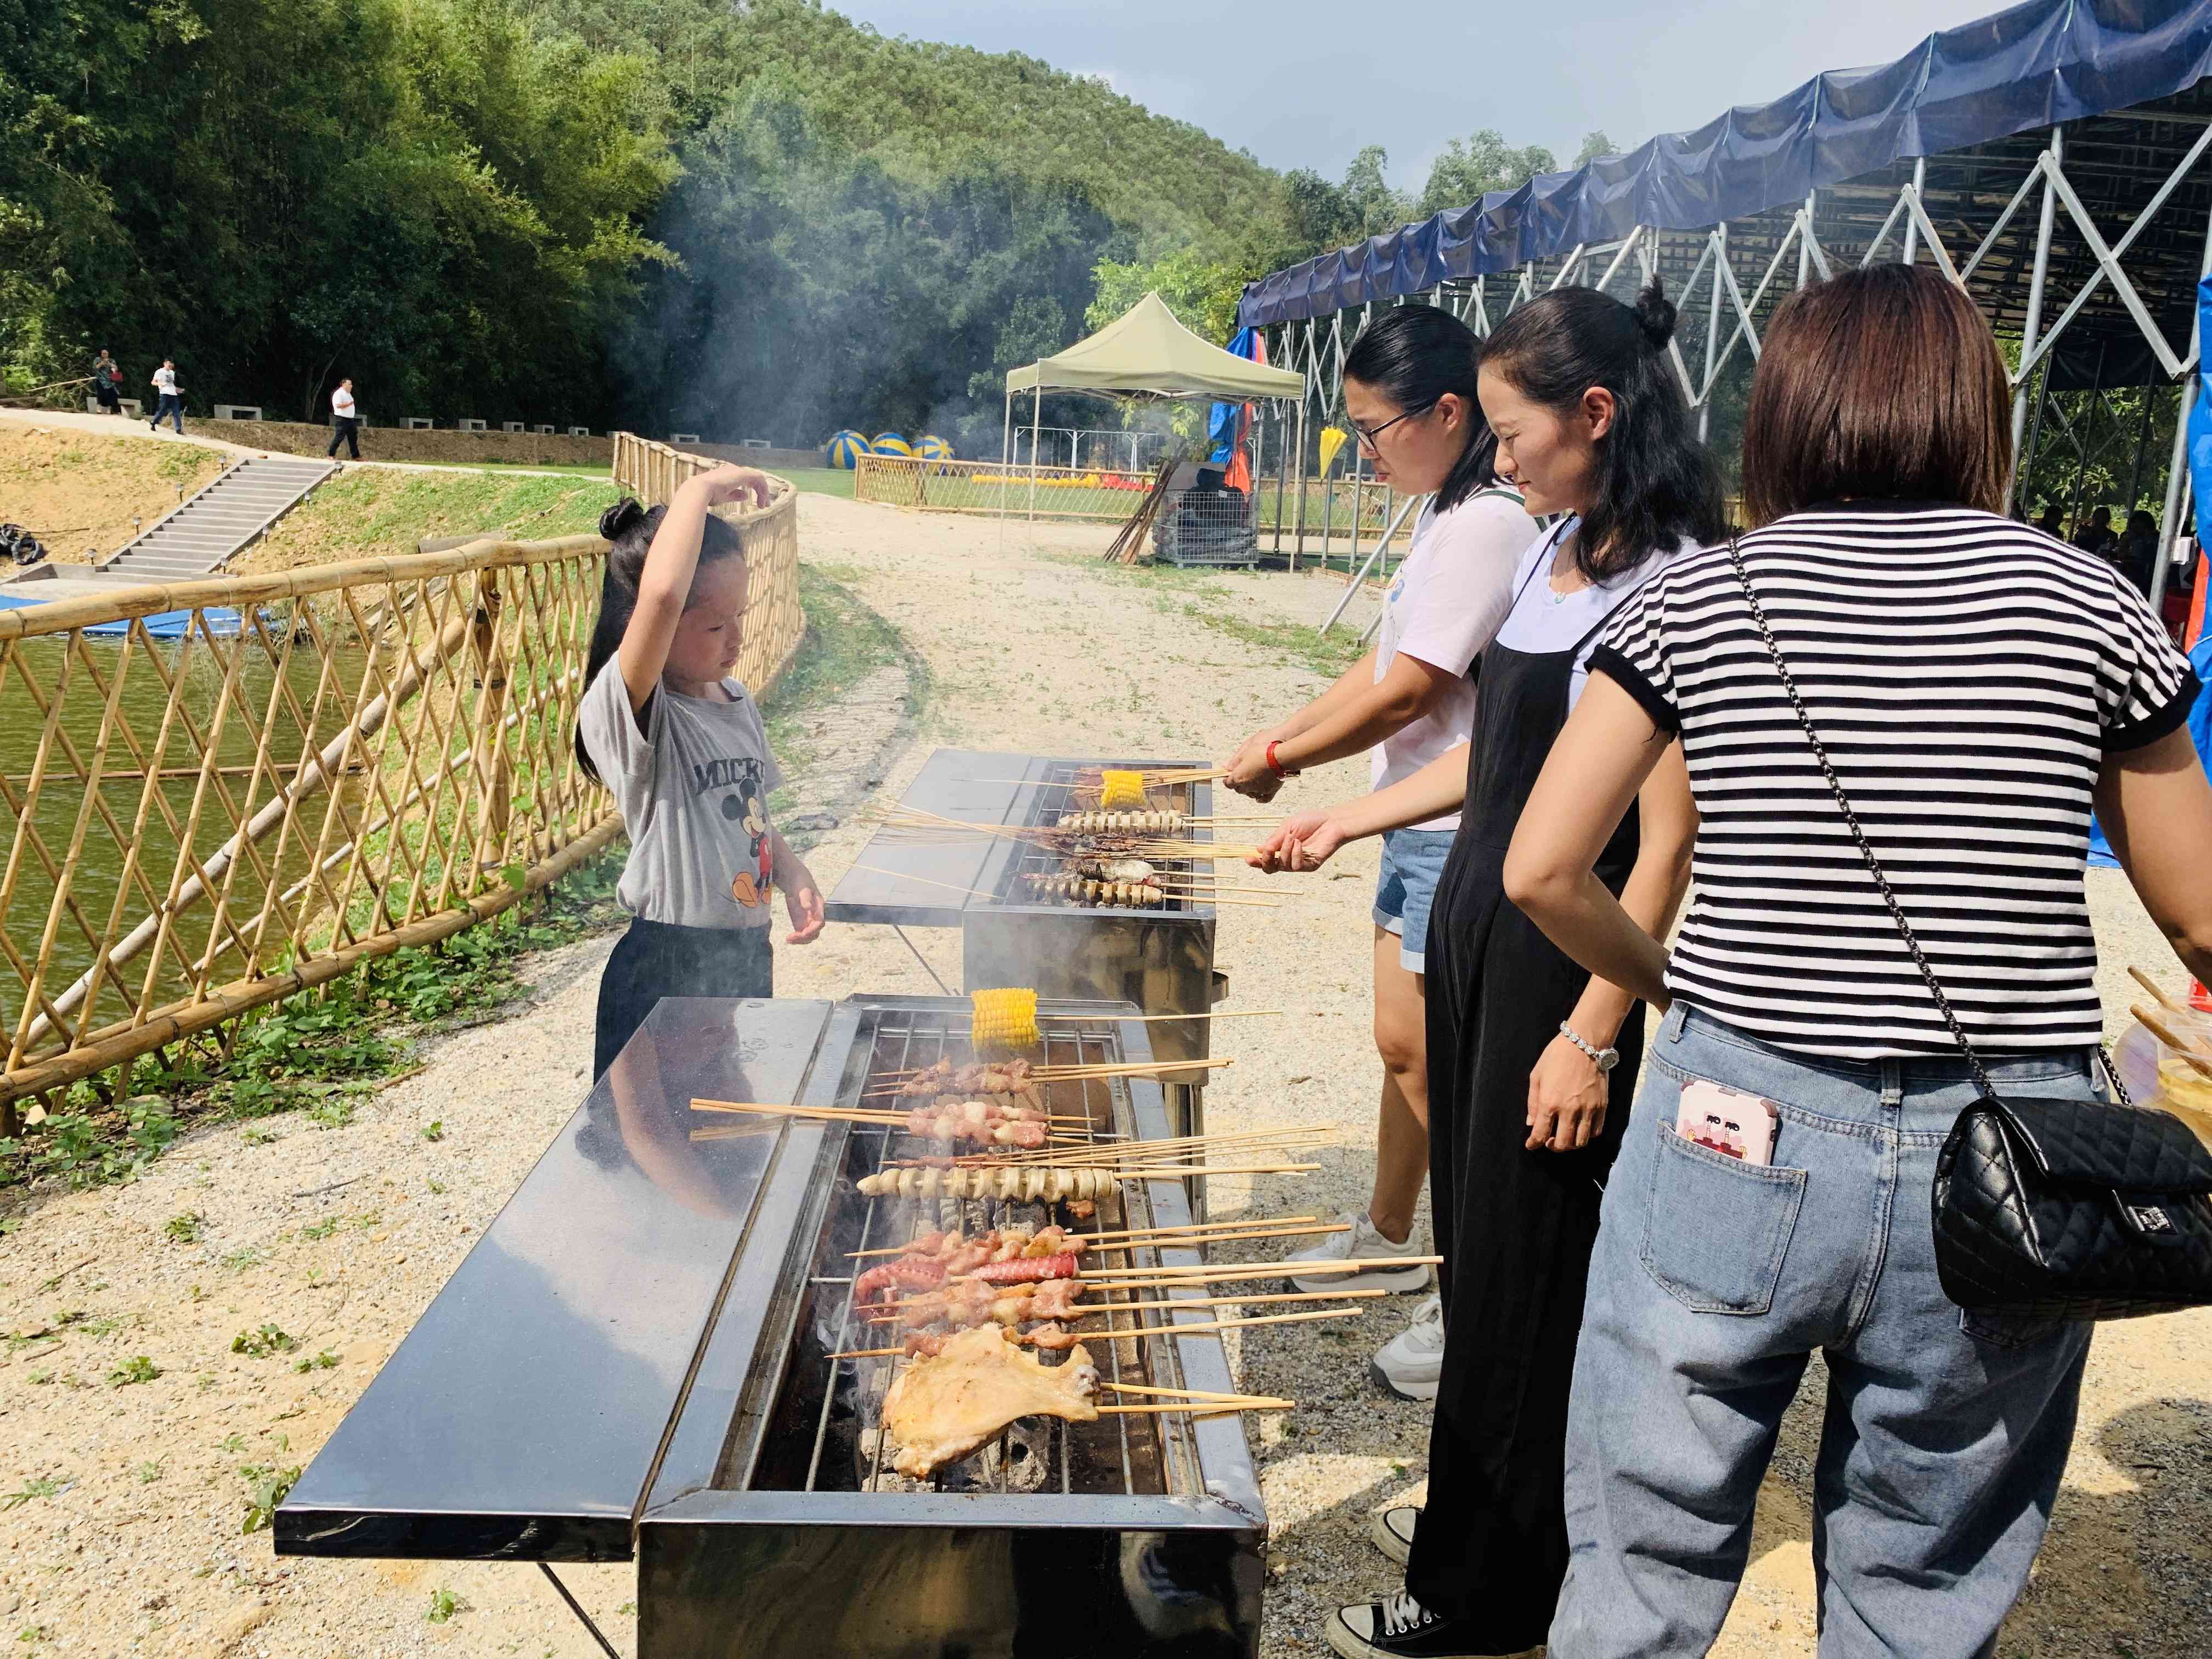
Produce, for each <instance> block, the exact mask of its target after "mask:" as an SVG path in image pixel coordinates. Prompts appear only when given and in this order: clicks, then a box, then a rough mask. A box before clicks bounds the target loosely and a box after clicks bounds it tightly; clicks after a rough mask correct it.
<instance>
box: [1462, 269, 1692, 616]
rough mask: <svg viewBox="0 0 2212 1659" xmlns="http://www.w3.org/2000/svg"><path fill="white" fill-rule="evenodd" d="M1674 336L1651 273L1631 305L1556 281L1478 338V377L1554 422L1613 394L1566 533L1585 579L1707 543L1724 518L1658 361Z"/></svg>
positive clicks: (1663, 363) (1663, 362) (1669, 308)
mask: <svg viewBox="0 0 2212 1659" xmlns="http://www.w3.org/2000/svg"><path fill="white" fill-rule="evenodd" d="M1673 339H1674V302H1673V301H1670V300H1668V298H1667V295H1666V291H1665V290H1664V289H1662V287H1661V286H1660V283H1659V279H1658V278H1657V277H1656V276H1654V277H1653V278H1652V279H1651V283H1650V286H1649V287H1647V288H1646V289H1644V291H1643V292H1642V293H1641V294H1639V295H1637V296H1636V303H1635V304H1634V305H1633V306H1626V305H1623V304H1622V303H1621V302H1620V301H1618V300H1616V299H1614V298H1613V296H1612V295H1607V294H1601V293H1599V292H1598V291H1597V290H1596V289H1592V288H1559V289H1553V290H1552V292H1550V293H1549V294H1547V295H1543V296H1542V297H1541V298H1539V299H1536V300H1533V301H1530V302H1529V303H1528V304H1527V305H1525V306H1522V307H1521V308H1520V309H1519V310H1517V311H1516V312H1514V313H1512V314H1511V315H1510V316H1509V317H1507V318H1506V319H1505V320H1504V321H1503V322H1501V323H1500V324H1498V327H1497V328H1496V330H1494V331H1492V334H1491V336H1490V338H1489V339H1488V340H1487V341H1486V342H1485V343H1484V345H1483V352H1482V367H1483V369H1484V371H1485V372H1486V373H1488V374H1497V375H1498V376H1500V377H1501V378H1503V379H1504V380H1506V381H1507V382H1508V383H1509V384H1510V385H1511V386H1513V388H1514V389H1515V390H1516V391H1517V392H1520V393H1521V395H1522V397H1524V398H1528V400H1529V402H1531V403H1534V404H1542V405H1543V406H1544V407H1545V408H1547V409H1548V410H1551V411H1552V412H1553V414H1554V415H1557V416H1561V417H1562V418H1565V417H1566V416H1570V415H1571V414H1573V413H1574V411H1575V410H1577V409H1578V408H1579V407H1580V406H1581V404H1582V400H1583V393H1584V392H1588V391H1589V389H1590V388H1591V387H1593V386H1603V387H1604V388H1605V389H1606V390H1607V392H1611V393H1612V394H1613V424H1612V425H1611V426H1610V427H1608V428H1607V430H1606V434H1605V435H1604V436H1603V437H1601V438H1600V439H1599V440H1598V441H1597V478H1596V483H1595V489H1594V491H1593V494H1592V497H1591V500H1590V501H1589V505H1588V506H1586V507H1584V508H1583V514H1582V526H1581V532H1580V533H1579V534H1577V536H1576V538H1575V549H1574V551H1575V564H1576V567H1577V568H1578V569H1579V570H1581V572H1582V574H1583V576H1584V577H1586V578H1587V579H1588V580H1591V581H1594V582H1598V581H1608V580H1612V579H1613V578H1614V577H1616V576H1620V575H1622V574H1626V572H1628V571H1631V570H1633V569H1635V568H1637V567H1638V565H1640V564H1642V563H1643V562H1644V561H1645V560H1646V559H1648V558H1650V556H1652V555H1653V554H1654V553H1656V552H1658V551H1660V550H1662V549H1666V548H1671V547H1673V546H1674V545H1675V544H1677V543H1680V542H1684V541H1687V542H1690V543H1692V544H1710V543H1711V542H1714V541H1717V540H1718V539H1719V538H1720V536H1721V534H1722V532H1723V529H1724V528H1725V526H1726V517H1725V513H1724V512H1723V506H1722V501H1721V484H1720V477H1719V474H1718V473H1717V472H1716V471H1714V468H1713V464H1712V457H1711V455H1710V454H1709V453H1707V452H1706V450H1705V446H1704V445H1703V444H1701V443H1699V441H1698V437H1697V434H1696V432H1695V430H1694V429H1693V428H1692V426H1691V423H1690V410H1689V405H1688V404H1687V403H1686V402H1685V401H1684V399H1683V397H1682V389H1681V386H1680V384H1679V382H1678V381H1677V380H1676V379H1675V377H1674V372H1673V371H1672V369H1671V368H1669V367H1668V362H1667V347H1668V343H1669V342H1670V341H1672V340H1673Z"/></svg>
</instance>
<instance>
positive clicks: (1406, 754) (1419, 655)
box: [1370, 489, 1536, 829]
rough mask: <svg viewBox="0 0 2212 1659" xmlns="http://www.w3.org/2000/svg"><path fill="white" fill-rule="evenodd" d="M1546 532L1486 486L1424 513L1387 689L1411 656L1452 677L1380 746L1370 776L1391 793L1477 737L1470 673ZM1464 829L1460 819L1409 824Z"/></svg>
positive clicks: (1505, 492) (1379, 650)
mask: <svg viewBox="0 0 2212 1659" xmlns="http://www.w3.org/2000/svg"><path fill="white" fill-rule="evenodd" d="M1535 533H1536V521H1535V520H1534V519H1532V518H1530V517H1529V516H1528V513H1527V511H1526V510H1525V509H1523V508H1522V505H1521V498H1520V496H1518V495H1516V494H1514V493H1513V492H1512V491H1511V490H1509V489H1485V490H1480V491H1478V492H1477V493H1476V494H1474V495H1470V496H1468V498H1467V499H1466V500H1465V501H1462V502H1461V503H1460V504H1459V505H1458V506H1457V507H1454V508H1452V509H1451V511H1450V512H1449V513H1438V512H1437V510H1436V507H1435V505H1434V503H1431V504H1430V505H1429V506H1427V507H1423V508H1422V509H1421V516H1420V518H1419V520H1417V521H1416V522H1415V524H1414V526H1413V546H1412V548H1411V549H1410V550H1408V551H1407V555H1406V562H1405V563H1403V564H1401V565H1400V566H1399V567H1398V579H1397V580H1395V581H1394V582H1393V583H1391V584H1390V594H1389V598H1388V599H1385V600H1384V601H1383V629H1382V632H1381V634H1380V635H1379V636H1378V637H1377V641H1376V647H1375V680H1376V684H1378V685H1379V684H1382V681H1383V676H1384V675H1386V674H1388V673H1389V671H1390V665H1391V664H1392V663H1393V662H1395V661H1396V660H1397V659H1398V654H1399V653H1401V652H1403V653H1406V654H1407V656H1409V657H1413V658H1416V659H1419V660H1420V661H1422V662H1425V663H1426V664H1428V665H1429V666H1430V667H1431V668H1438V669H1442V670H1443V671H1444V672H1445V673H1447V674H1449V675H1450V676H1451V677H1452V684H1451V685H1450V687H1449V689H1448V690H1446V691H1445V692H1444V695H1443V698H1442V699H1441V700H1439V701H1438V702H1437V706H1436V707H1435V708H1431V710H1430V711H1429V712H1428V713H1427V714H1423V715H1422V716H1420V717H1419V719H1418V720H1413V721H1411V722H1409V723H1408V724H1407V725H1406V726H1403V727H1401V728H1400V729H1399V730H1398V731H1396V732H1393V733H1392V734H1391V735H1390V736H1389V737H1387V738H1383V741H1382V742H1380V743H1378V744H1376V745H1375V747H1374V749H1373V750H1372V751H1371V755H1370V775H1371V777H1372V780H1373V787H1376V788H1377V789H1387V788H1388V787H1389V786H1390V785H1392V784H1394V783H1396V782H1398V781H1400V780H1401V779H1404V778H1408V777H1411V776H1412V775H1413V774H1414V773H1416V772H1418V771H1419V770H1420V769H1422V768H1423V767H1424V766H1426V765H1427V764H1428V763H1430V762H1431V761H1432V760H1434V759H1436V757H1437V756H1439V755H1441V754H1443V752H1444V751H1445V750H1448V749H1449V748H1451V747H1452V746H1453V745H1454V744H1462V743H1465V742H1466V741H1467V740H1468V738H1470V737H1472V736H1473V735H1474V698H1475V688H1474V681H1472V680H1471V679H1469V678H1468V669H1469V668H1470V667H1472V666H1473V665H1474V659H1476V658H1477V657H1479V656H1480V655H1481V654H1482V647H1484V646H1486V645H1487V644H1489V643H1490V639H1491V635H1493V634H1495V633H1497V631H1498V623H1501V622H1503V621H1504V620H1505V613H1506V611H1508V610H1509V609H1510V607H1511V605H1512V603H1513V563H1514V560H1515V558H1516V556H1518V555H1519V554H1520V552H1521V551H1522V549H1524V548H1526V547H1527V546H1528V542H1529V539H1530V538H1532V537H1533V536H1534V535H1535ZM1409 827H1410V828H1412V829H1458V828H1459V814H1458V813H1457V812H1447V813H1445V814H1444V815H1443V817H1436V818H1430V819H1428V820H1427V821H1425V823H1416V824H1413V825H1411V826H1409Z"/></svg>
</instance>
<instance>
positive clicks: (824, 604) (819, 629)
mask: <svg viewBox="0 0 2212 1659" xmlns="http://www.w3.org/2000/svg"><path fill="white" fill-rule="evenodd" d="M846 476H847V477H850V476H851V475H850V474H849V473H848V474H847V475H846ZM833 571H837V567H836V566H834V565H833V566H828V567H823V566H820V565H811V564H808V563H807V562H805V561H804V560H801V561H800V562H799V605H800V606H801V607H802V608H803V609H804V610H805V612H806V636H805V638H804V639H803V640H801V641H799V651H798V653H797V654H796V655H794V656H793V658H792V659H791V663H790V665H789V666H788V667H787V668H786V669H785V670H784V671H783V677H782V678H781V679H779V680H777V681H776V683H775V685H774V686H772V687H770V688H769V692H768V694H767V695H766V696H763V698H762V699H761V714H762V715H763V718H764V719H765V720H766V721H767V724H768V739H769V746H770V747H771V748H773V749H774V750H775V757H776V759H777V760H778V761H779V762H781V763H782V766H783V769H784V771H785V772H786V773H787V774H788V775H791V776H793V777H803V776H805V775H806V774H807V773H808V772H810V771H811V770H812V769H813V768H814V766H815V764H816V763H817V760H818V759H819V758H820V757H819V756H818V755H817V746H816V744H815V743H814V742H813V740H812V739H811V738H810V737H809V736H808V732H807V726H808V721H809V717H810V716H811V715H813V714H816V713H817V712H818V711H820V710H822V709H824V708H833V707H835V706H836V703H838V702H840V701H841V700H842V699H843V697H844V696H846V694H847V693H848V692H849V691H851V690H852V689H853V688H854V686H856V685H858V684H860V682H861V681H862V680H863V679H865V678H867V677H868V676H869V675H870V674H872V673H873V672H874V671H876V670H877V669H878V668H881V667H883V666H884V665H885V664H886V663H894V662H896V661H898V660H899V659H900V658H901V657H902V655H903V654H904V652H905V647H904V645H903V643H902V641H901V640H900V639H899V635H898V630H897V629H895V628H893V627H892V626H891V625H890V623H887V622H885V621H884V619H883V618H882V617H879V616H878V615H877V614H876V613H875V612H874V611H871V610H870V609H868V607H867V606H866V605H864V604H862V603H861V602H860V599H859V598H858V596H856V595H855V594H854V592H852V590H851V589H850V588H848V587H847V586H844V584H843V583H842V582H840V581H839V580H837V579H836V575H835V574H831V573H832V572H833ZM838 574H849V573H845V572H841V571H840V572H838ZM911 684H912V688H913V689H912V690H911V692H910V702H909V705H908V714H920V713H921V708H922V704H923V703H924V702H925V701H926V700H927V679H926V678H925V677H924V676H923V675H922V674H921V671H920V669H919V666H918V665H917V666H915V669H914V671H913V677H912V679H911ZM778 804H779V803H776V802H771V803H770V808H771V810H772V811H773V810H774V809H775V806H776V805H778Z"/></svg>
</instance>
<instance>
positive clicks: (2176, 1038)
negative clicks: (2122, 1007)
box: [2129, 1002, 2212, 1078]
mask: <svg viewBox="0 0 2212 1659" xmlns="http://www.w3.org/2000/svg"><path fill="white" fill-rule="evenodd" d="M2129 1012H2130V1013H2132V1014H2133V1015H2134V1016H2135V1017H2136V1019H2138V1020H2139V1021H2141V1022H2142V1028H2143V1030H2146V1031H2148V1032H2149V1033H2150V1034H2151V1035H2152V1036H2154V1037H2156V1038H2157V1039H2158V1040H2159V1041H2160V1042H2162V1043H2164V1044H2165V1045H2166V1047H2167V1048H2171V1049H2172V1050H2173V1052H2174V1053H2175V1054H2179V1055H2180V1056H2181V1058H2182V1059H2183V1060H2185V1061H2187V1062H2188V1063H2189V1065H2190V1066H2191V1068H2192V1069H2194V1070H2195V1072H2196V1073H2197V1076H2199V1077H2202V1078H2212V1059H2207V1058H2206V1057H2205V1054H2204V1052H2203V1049H2201V1048H2195V1047H2192V1046H2191V1044H2190V1043H2188V1042H2185V1041H2184V1040H2183V1039H2182V1037H2181V1036H2180V1035H2179V1033H2178V1032H2176V1031H2175V1030H2174V1029H2173V1028H2172V1026H2170V1025H2168V1024H2166V1020H2165V1018H2163V1017H2162V1016H2161V1015H2160V1014H2159V1013H2158V1012H2157V1011H2156V1010H2154V1009H2151V1008H2146V1007H2145V1006H2143V1005H2142V1003H2140V1002H2138V1003H2137V1004H2136V1006H2134V1007H2133V1008H2131V1009H2130V1010H2129Z"/></svg>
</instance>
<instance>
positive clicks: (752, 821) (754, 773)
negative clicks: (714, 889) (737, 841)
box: [691, 755, 775, 910]
mask: <svg viewBox="0 0 2212 1659" xmlns="http://www.w3.org/2000/svg"><path fill="white" fill-rule="evenodd" d="M691 776H692V793H694V794H700V795H703V794H706V793H708V792H709V791H712V790H716V789H719V790H720V791H721V792H722V794H721V799H720V800H718V801H717V802H716V803H715V810H716V811H718V812H719V813H720V815H721V817H722V820H723V822H724V823H727V824H728V825H730V826H731V830H730V832H731V833H732V835H738V836H744V838H745V842H744V848H745V858H746V860H747V863H748V865H749V866H750V867H749V868H746V869H743V870H740V871H738V872H737V874H736V875H734V876H732V878H730V896H731V897H732V899H734V900H735V901H737V902H738V903H739V904H741V905H743V906H744V908H746V909H748V910H751V909H757V908H759V907H760V906H762V905H764V904H766V903H767V902H769V893H770V891H771V890H772V887H773V883H772V879H771V877H772V872H773V867H774V862H775V860H774V856H773V854H771V853H770V851H769V836H768V787H767V780H766V777H765V775H764V773H763V768H762V766H761V763H760V762H759V761H758V760H757V758H755V757H752V756H750V755H735V756H732V757H729V758H727V759H725V760H717V761H709V762H708V763H705V764H703V765H695V766H693V767H692V769H691Z"/></svg>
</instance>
